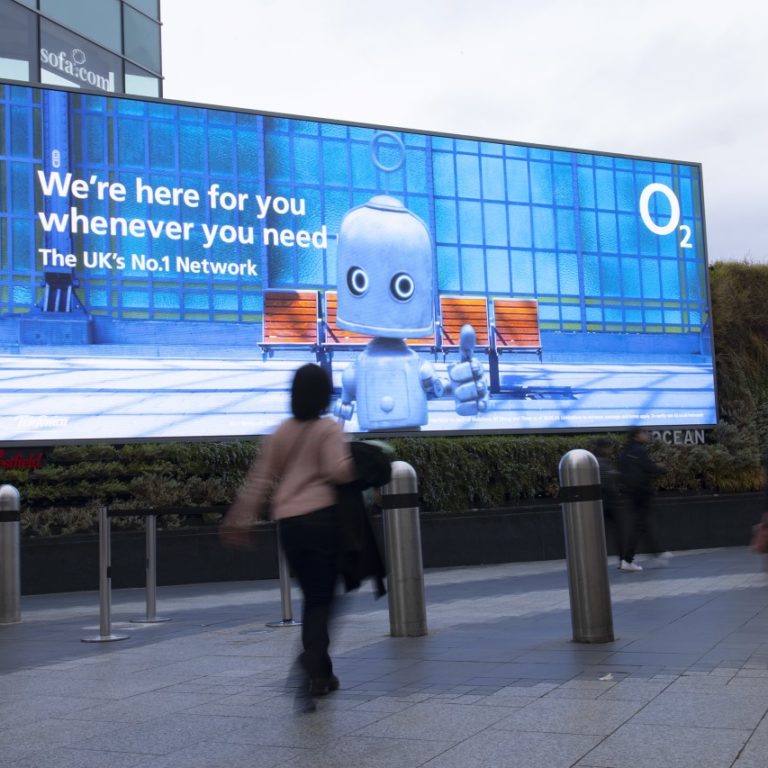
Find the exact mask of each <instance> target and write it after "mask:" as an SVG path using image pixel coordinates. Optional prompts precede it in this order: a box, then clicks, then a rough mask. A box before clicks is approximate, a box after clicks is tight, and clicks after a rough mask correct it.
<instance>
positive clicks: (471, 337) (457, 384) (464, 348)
mask: <svg viewBox="0 0 768 768" xmlns="http://www.w3.org/2000/svg"><path fill="white" fill-rule="evenodd" d="M476 342H477V335H476V334H475V329H474V328H473V327H472V326H471V325H465V326H463V327H462V329H461V336H460V340H459V352H460V354H461V358H460V362H458V363H454V364H453V365H449V366H448V377H449V379H450V382H449V383H448V386H447V387H446V388H445V390H446V392H447V393H449V394H452V395H453V397H454V400H455V403H454V405H455V408H456V413H458V414H460V415H461V416H475V415H477V414H478V413H481V412H483V411H485V410H486V409H487V408H488V385H487V384H486V382H485V373H484V370H483V364H482V363H481V362H480V361H479V360H477V359H476V358H475V357H474V353H475V344H476Z"/></svg>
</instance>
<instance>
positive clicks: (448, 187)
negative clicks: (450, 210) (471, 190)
mask: <svg viewBox="0 0 768 768" xmlns="http://www.w3.org/2000/svg"><path fill="white" fill-rule="evenodd" d="M432 166H433V172H434V174H435V178H434V184H435V194H436V195H449V196H451V197H453V196H454V195H455V194H456V174H455V171H454V167H453V155H449V154H446V153H444V152H436V153H435V154H433V155H432Z"/></svg>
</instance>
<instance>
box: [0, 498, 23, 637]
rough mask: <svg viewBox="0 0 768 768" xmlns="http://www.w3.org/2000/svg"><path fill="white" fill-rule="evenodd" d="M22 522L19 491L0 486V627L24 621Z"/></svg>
mask: <svg viewBox="0 0 768 768" xmlns="http://www.w3.org/2000/svg"><path fill="white" fill-rule="evenodd" d="M20 521H21V498H20V496H19V492H18V491H17V490H16V488H14V487H13V486H12V485H4V486H2V487H0V624H17V623H18V622H20V621H21V558H20V546H21V544H20V542H21V537H20V529H21V522H20Z"/></svg>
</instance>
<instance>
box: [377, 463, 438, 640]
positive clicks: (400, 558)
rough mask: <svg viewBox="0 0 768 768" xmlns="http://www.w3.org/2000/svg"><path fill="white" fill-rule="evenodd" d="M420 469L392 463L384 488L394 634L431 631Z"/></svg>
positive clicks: (398, 635) (390, 620)
mask: <svg viewBox="0 0 768 768" xmlns="http://www.w3.org/2000/svg"><path fill="white" fill-rule="evenodd" d="M417 490H418V488H417V482H416V471H415V470H414V469H413V467H412V466H411V465H410V464H407V463H406V462H404V461H395V462H392V479H391V480H390V481H389V483H387V484H386V485H385V486H383V487H382V488H381V498H382V508H383V510H384V544H385V550H386V559H387V591H388V597H389V629H390V634H391V635H392V636H393V637H421V636H422V635H426V634H427V609H426V601H425V598H424V567H423V565H422V559H421V528H420V524H419V497H418V493H417Z"/></svg>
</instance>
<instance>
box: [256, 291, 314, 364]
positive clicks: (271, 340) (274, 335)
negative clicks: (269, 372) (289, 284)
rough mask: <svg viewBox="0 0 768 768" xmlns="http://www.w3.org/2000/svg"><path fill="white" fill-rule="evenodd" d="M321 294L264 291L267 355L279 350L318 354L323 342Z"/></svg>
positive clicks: (263, 348)
mask: <svg viewBox="0 0 768 768" xmlns="http://www.w3.org/2000/svg"><path fill="white" fill-rule="evenodd" d="M319 323H320V314H319V295H318V292H317V291H311V290H306V291H305V290H296V291H294V290H280V289H268V290H265V291H264V315H263V334H262V341H261V343H260V344H259V346H260V347H261V350H262V353H263V357H264V359H265V360H266V359H267V357H268V356H269V357H271V356H272V355H273V353H274V350H275V349H301V348H302V347H303V348H305V349H306V350H307V351H310V352H313V353H315V355H317V353H318V352H319V351H320V344H319V341H320V340H319V336H318V334H319Z"/></svg>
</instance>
